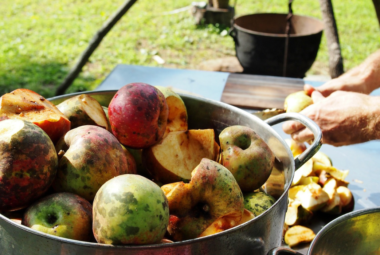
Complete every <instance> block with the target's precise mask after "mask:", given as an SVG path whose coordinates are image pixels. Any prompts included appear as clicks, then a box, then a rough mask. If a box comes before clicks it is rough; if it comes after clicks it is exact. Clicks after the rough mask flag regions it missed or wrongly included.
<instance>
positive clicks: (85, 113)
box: [57, 94, 110, 130]
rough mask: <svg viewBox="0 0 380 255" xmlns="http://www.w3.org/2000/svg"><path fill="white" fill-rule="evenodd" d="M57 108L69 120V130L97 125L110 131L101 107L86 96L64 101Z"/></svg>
mask: <svg viewBox="0 0 380 255" xmlns="http://www.w3.org/2000/svg"><path fill="white" fill-rule="evenodd" d="M57 108H58V109H59V110H60V111H61V112H62V113H63V114H64V115H65V116H66V117H67V118H68V119H69V120H70V122H71V129H73V128H76V127H79V126H84V125H97V126H100V127H103V128H105V129H107V130H110V127H109V126H108V119H107V116H106V114H105V113H104V111H103V107H102V106H101V105H100V104H99V102H98V101H96V100H95V99H94V98H92V97H91V96H89V95H87V94H82V95H78V96H74V97H71V98H69V99H66V100H65V101H63V102H62V103H60V104H59V105H57Z"/></svg>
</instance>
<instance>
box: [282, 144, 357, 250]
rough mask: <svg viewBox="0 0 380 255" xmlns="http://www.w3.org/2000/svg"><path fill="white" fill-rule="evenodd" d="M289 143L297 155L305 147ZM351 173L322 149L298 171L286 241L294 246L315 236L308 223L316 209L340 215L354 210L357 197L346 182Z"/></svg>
mask: <svg viewBox="0 0 380 255" xmlns="http://www.w3.org/2000/svg"><path fill="white" fill-rule="evenodd" d="M286 142H287V143H288V145H289V147H290V149H291V151H292V153H293V156H294V157H297V156H298V155H300V154H301V153H302V152H303V151H305V150H306V146H305V144H303V143H298V142H296V141H294V140H291V139H287V140H286ZM348 174H349V170H339V169H337V168H336V167H334V166H333V165H332V161H331V159H330V158H329V157H328V156H327V155H326V154H324V153H323V152H321V151H318V152H317V153H316V154H315V155H314V156H313V157H312V158H311V159H310V160H308V161H307V162H306V163H305V164H304V165H303V166H301V167H300V168H299V169H298V170H297V171H296V172H295V174H294V178H293V182H292V185H291V188H290V189H289V203H288V210H287V212H286V216H285V231H286V233H285V237H284V239H285V243H286V244H288V245H289V246H295V245H297V244H299V243H304V242H311V241H312V240H313V239H314V237H315V234H314V232H313V231H312V230H311V229H309V228H307V227H306V226H307V224H308V223H309V221H310V220H311V218H312V217H313V215H314V214H315V213H316V212H321V213H325V214H331V215H340V214H343V213H346V212H349V211H352V210H353V208H354V197H353V195H352V193H351V191H350V190H349V189H348V187H347V186H348V184H349V183H348V182H347V181H345V179H346V177H347V175H348Z"/></svg>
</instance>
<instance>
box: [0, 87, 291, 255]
mask: <svg viewBox="0 0 380 255" xmlns="http://www.w3.org/2000/svg"><path fill="white" fill-rule="evenodd" d="M117 91H118V90H99V91H83V92H76V93H70V94H64V95H61V96H55V97H51V98H48V99H47V100H49V101H52V100H60V99H66V97H67V98H69V97H73V96H76V95H81V94H90V95H91V94H99V95H101V94H110V95H111V94H115V93H116V92H117ZM177 94H178V95H180V96H181V97H187V98H192V99H195V100H202V101H205V102H209V103H212V104H216V105H218V106H221V107H224V108H226V109H231V110H233V111H237V112H238V113H239V114H242V115H246V116H249V117H250V118H257V119H258V120H259V121H260V122H262V123H263V124H264V125H267V127H268V128H269V130H271V133H272V134H273V135H274V136H275V137H276V138H277V139H278V140H279V141H280V142H281V143H282V144H283V146H284V148H285V149H286V152H287V155H288V156H289V162H290V166H289V167H290V168H291V169H290V173H291V177H290V179H289V180H290V181H289V182H287V181H286V179H285V183H284V191H283V193H282V194H281V196H280V197H279V198H278V199H277V200H276V202H275V203H274V204H273V205H272V206H271V207H270V208H269V209H268V210H266V211H265V212H263V213H262V214H260V215H258V216H256V217H255V218H253V219H251V220H249V221H247V222H245V223H243V224H240V225H238V226H235V227H232V228H230V229H227V230H224V231H222V232H219V233H216V234H213V235H210V236H205V237H198V238H194V239H189V240H184V241H177V242H173V243H158V244H147V245H108V244H102V243H96V242H87V241H79V240H74V239H68V238H64V237H58V236H54V235H50V234H46V233H43V232H40V231H37V230H34V229H31V228H29V227H27V226H24V225H21V224H17V223H16V222H14V221H12V220H11V219H9V218H8V217H6V216H5V215H3V214H1V212H0V219H2V220H4V221H5V222H7V223H8V224H11V225H13V226H14V227H17V228H19V229H23V230H25V231H27V232H29V233H31V234H35V235H39V236H41V237H43V238H50V239H53V240H56V241H60V242H62V243H68V244H73V245H82V246H87V247H93V248H97V247H99V246H101V247H102V248H106V247H109V248H110V249H115V248H116V249H133V250H136V249H137V250H139V249H157V248H160V247H169V246H170V247H175V246H182V245H189V244H193V243H197V242H202V241H204V240H207V239H212V238H215V237H216V236H220V235H229V234H233V233H234V232H238V231H239V230H240V229H241V228H244V227H246V226H247V225H249V224H252V223H253V222H255V221H258V220H259V219H260V218H263V217H264V215H266V214H268V213H269V211H271V210H274V208H275V207H276V205H277V204H279V203H280V200H282V199H284V198H285V197H286V198H287V196H288V190H289V188H290V186H291V183H292V180H293V178H294V173H295V161H294V157H293V154H292V152H291V150H290V148H289V146H287V144H286V142H285V140H284V139H283V138H282V137H280V135H279V134H278V133H277V132H276V131H275V130H274V129H273V128H272V127H271V126H270V125H269V124H267V123H266V122H265V121H263V120H261V119H260V118H259V117H257V116H255V115H253V114H250V113H249V112H247V111H244V110H242V109H240V108H238V107H235V106H232V105H229V104H227V103H223V102H221V101H215V100H212V99H208V98H203V97H200V96H194V95H189V94H183V93H177ZM0 227H1V226H0ZM281 231H282V229H281Z"/></svg>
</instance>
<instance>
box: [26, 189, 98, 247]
mask: <svg viewBox="0 0 380 255" xmlns="http://www.w3.org/2000/svg"><path fill="white" fill-rule="evenodd" d="M22 224H23V225H25V226H27V227H30V228H32V229H34V230H37V231H40V232H43V233H47V234H50V235H54V236H59V237H65V238H69V239H74V240H79V241H90V240H92V239H93V235H92V206H91V204H90V202H88V201H87V200H86V199H84V198H81V197H80V196H78V195H75V194H72V193H67V192H62V193H54V194H51V195H49V196H47V197H44V198H42V199H40V200H38V201H37V202H35V203H34V204H33V205H31V206H30V207H29V208H28V209H27V210H26V211H25V214H24V217H23V220H22Z"/></svg>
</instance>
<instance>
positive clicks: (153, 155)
mask: <svg viewBox="0 0 380 255" xmlns="http://www.w3.org/2000/svg"><path fill="white" fill-rule="evenodd" d="M218 152H219V145H218V144H217V143H216V142H215V132H214V130H213V129H201V130H188V131H177V132H170V133H168V135H167V136H166V137H165V138H164V139H163V140H162V141H161V142H160V143H158V144H156V145H154V146H152V147H150V148H148V149H144V150H143V162H144V164H145V165H146V168H147V169H148V171H149V172H150V174H151V176H152V177H153V178H154V180H156V181H159V182H162V183H164V184H166V183H171V182H177V181H188V180H190V178H191V172H192V171H193V170H194V168H195V167H196V166H197V165H198V164H199V162H201V160H202V158H208V159H211V160H216V158H217V156H218Z"/></svg>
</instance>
